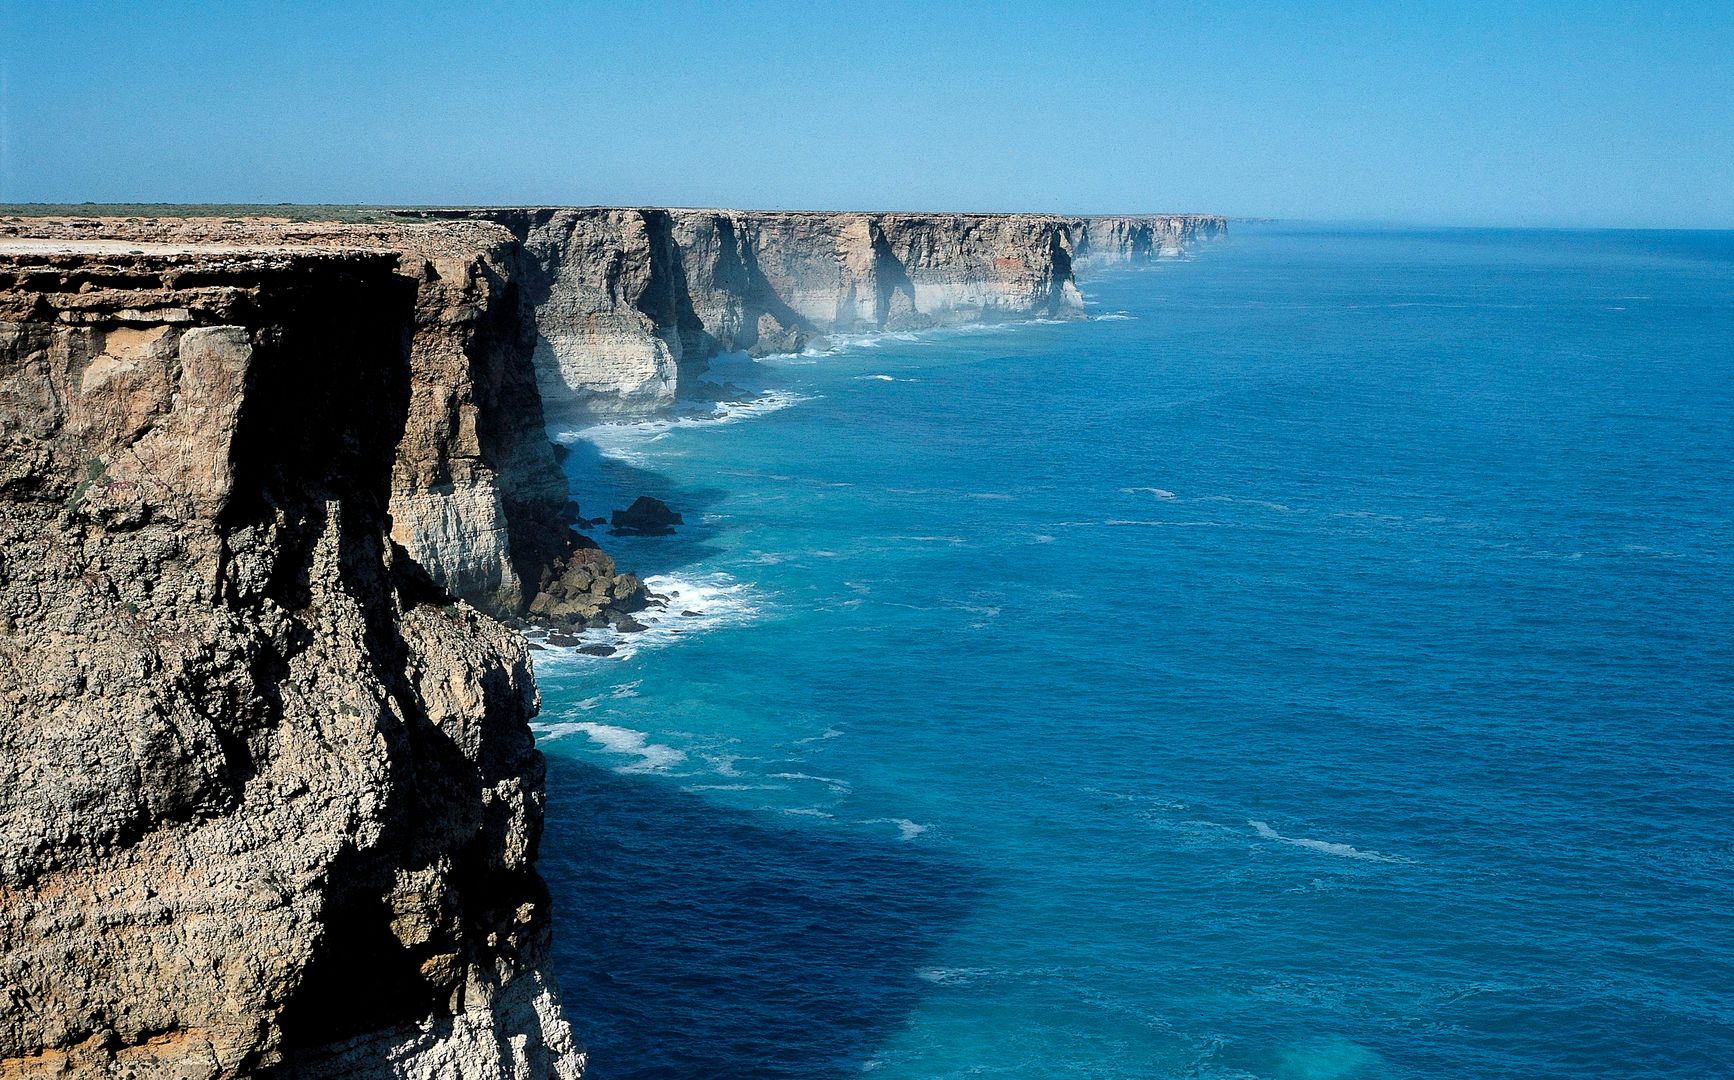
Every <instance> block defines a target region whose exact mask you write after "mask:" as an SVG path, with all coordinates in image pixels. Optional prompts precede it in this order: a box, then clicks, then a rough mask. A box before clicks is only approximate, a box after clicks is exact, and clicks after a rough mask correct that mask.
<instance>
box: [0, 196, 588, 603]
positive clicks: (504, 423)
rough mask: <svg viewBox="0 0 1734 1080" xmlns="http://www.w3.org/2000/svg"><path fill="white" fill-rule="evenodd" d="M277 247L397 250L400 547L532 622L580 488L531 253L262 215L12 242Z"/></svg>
mask: <svg viewBox="0 0 1734 1080" xmlns="http://www.w3.org/2000/svg"><path fill="white" fill-rule="evenodd" d="M8 232H9V233H11V234H13V235H14V236H18V235H22V236H24V237H28V238H35V239H60V240H86V239H90V238H91V237H93V236H94V237H101V238H105V239H107V240H110V241H123V240H124V241H125V244H124V245H122V246H123V247H131V246H133V245H135V244H138V243H144V244H169V245H187V244H193V245H200V246H218V247H227V248H237V247H240V248H249V249H253V250H270V249H276V248H281V247H285V246H290V247H293V246H307V245H317V246H320V247H326V248H332V247H336V248H345V249H354V250H356V251H358V252H359V251H371V252H375V253H380V254H386V253H389V254H391V255H392V256H393V258H392V259H391V260H390V261H391V264H392V265H393V266H395V268H396V273H397V275H398V276H399V277H400V278H402V279H404V282H405V283H406V286H407V287H408V289H409V290H410V292H409V295H410V296H411V297H412V299H411V319H412V322H413V325H412V327H411V328H410V329H411V338H410V342H411V344H410V357H409V361H410V379H409V392H410V402H409V407H408V409H407V410H406V414H405V415H406V419H405V422H404V424H403V426H402V435H401V437H400V439H399V441H398V445H397V448H396V452H395V453H394V455H393V462H392V472H391V505H390V513H391V523H392V538H393V539H394V540H396V541H397V542H398V543H399V544H402V545H403V547H404V548H405V549H406V550H407V551H408V552H409V554H410V556H411V557H412V558H414V559H415V561H416V562H418V563H419V564H421V565H422V566H423V567H424V568H425V569H426V570H427V571H428V573H429V574H430V575H432V577H433V578H434V579H435V580H436V581H438V582H439V583H440V584H441V585H442V586H443V587H445V588H446V589H447V590H448V591H450V592H451V593H452V594H453V595H454V596H458V597H461V598H462V599H464V600H467V601H469V602H471V603H473V604H475V605H476V606H478V607H480V608H481V609H482V610H484V611H487V612H490V613H492V614H495V615H517V614H521V613H522V612H523V611H524V610H525V609H526V608H527V607H528V605H529V603H530V601H531V600H532V599H533V598H534V596H535V593H536V587H537V583H538V580H539V578H540V577H541V576H542V575H543V574H544V572H545V570H546V569H547V568H549V567H550V566H552V565H553V564H555V563H556V562H557V561H558V560H559V559H560V558H561V557H563V555H564V554H565V552H566V550H567V545H566V539H567V536H566V523H567V521H568V520H570V518H571V517H572V514H571V513H570V512H569V507H568V505H567V502H568V498H569V496H568V493H567V489H566V480H565V477H564V475H563V474H562V473H561V472H560V468H559V465H558V463H557V462H556V460H555V457H554V448H553V446H552V444H550V443H549V441H548V437H547V433H546V430H545V425H544V422H543V416H542V405H541V398H540V396H539V395H538V393H537V390H536V375H535V369H534V368H533V366H532V359H531V356H532V350H533V348H534V346H535V342H536V333H535V327H534V323H533V322H531V321H529V319H528V318H527V311H528V308H527V306H526V302H525V301H524V299H523V297H522V295H521V290H520V286H519V284H518V281H517V275H518V273H519V261H520V260H519V248H518V244H517V241H516V240H515V239H514V238H513V237H512V235H511V234H510V233H509V232H507V231H506V230H505V229H504V228H501V227H500V226H498V225H493V224H489V223H486V222H471V221H453V222H445V223H442V224H441V225H440V226H438V227H430V226H427V225H393V224H386V225H342V224H325V223H311V224H310V223H298V224H291V223H287V222H281V221H270V220H261V219H216V218H180V219H177V218H159V219H142V220H140V219H131V220H120V219H112V218H111V219H85V220H84V221H79V220H61V219H36V220H31V219H25V220H23V221H22V222H20V223H16V224H13V225H11V226H10V227H8V228H0V236H4V235H6V234H7V233H8Z"/></svg>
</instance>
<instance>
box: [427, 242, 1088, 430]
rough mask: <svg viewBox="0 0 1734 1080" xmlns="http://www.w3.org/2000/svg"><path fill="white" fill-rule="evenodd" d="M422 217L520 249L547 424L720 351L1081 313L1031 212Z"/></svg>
mask: <svg viewBox="0 0 1734 1080" xmlns="http://www.w3.org/2000/svg"><path fill="white" fill-rule="evenodd" d="M424 213H425V214H426V215H427V216H429V217H431V218H437V219H440V220H471V221H476V220H479V221H490V222H497V223H499V224H501V225H504V226H505V227H506V228H508V229H510V230H511V232H512V234H513V235H514V236H516V237H517V238H518V239H519V241H520V243H521V244H522V246H523V250H524V253H525V256H526V258H527V261H528V265H527V269H526V272H525V274H524V276H523V281H524V295H525V296H526V298H527V299H528V300H529V302H530V305H531V308H532V316H531V317H532V319H533V321H534V323H535V326H536V331H537V342H536V372H537V378H538V381H539V384H540V387H541V392H542V407H543V410H544V412H545V413H546V415H547V418H548V420H549V421H550V422H551V423H554V424H556V425H561V426H570V425H576V424H582V423H584V422H586V421H588V420H591V419H594V418H596V417H607V416H619V415H640V414H644V413H648V412H654V411H656V410H658V409H662V408H666V407H667V406H669V405H670V404H672V403H673V402H674V399H675V395H676V392H677V390H678V389H680V388H681V386H682V385H683V383H684V382H686V381H689V380H690V379H691V378H692V377H694V376H696V375H697V374H698V373H699V372H702V371H703V370H704V361H705V360H707V359H708V358H710V357H712V356H715V355H717V354H718V353H719V352H732V351H736V350H742V351H746V352H749V353H752V354H754V355H765V354H768V353H782V352H797V351H799V350H801V349H802V348H805V347H806V346H807V345H808V344H809V343H811V342H813V341H815V340H816V339H819V338H821V337H823V336H825V335H827V334H833V333H863V332H872V331H880V330H903V329H919V328H923V327H929V326H936V325H945V324H954V323H963V322H977V321H990V320H994V319H1014V318H1028V317H1032V316H1038V315H1041V316H1050V317H1059V318H1064V317H1077V316H1081V315H1082V314H1083V301H1082V299H1081V298H1080V296H1079V294H1078V290H1077V286H1076V284H1075V283H1074V282H1073V280H1072V263H1071V238H1070V232H1069V228H1068V225H1067V223H1066V222H1065V221H1063V220H1061V219H1059V218H1055V217H1048V216H1044V215H1038V214H859V213H836V214H830V213H778V212H747V211H732V210H659V209H613V208H584V209H500V210H452V211H425V212H424Z"/></svg>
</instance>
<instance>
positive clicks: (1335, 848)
mask: <svg viewBox="0 0 1734 1080" xmlns="http://www.w3.org/2000/svg"><path fill="white" fill-rule="evenodd" d="M1247 824H1248V825H1250V826H1252V831H1253V832H1256V833H1257V834H1258V835H1259V836H1261V837H1263V838H1264V839H1266V840H1276V841H1280V842H1281V843H1284V844H1293V845H1294V846H1296V847H1303V848H1308V849H1310V850H1312V851H1322V852H1324V853H1325V854H1326V855H1337V856H1340V857H1341V858H1344V859H1362V860H1365V861H1366V862H1383V863H1406V862H1411V861H1413V860H1410V859H1405V858H1403V857H1402V856H1400V855H1382V854H1380V853H1379V852H1377V851H1362V850H1361V849H1360V848H1355V847H1350V846H1349V845H1347V844H1333V843H1330V842H1329V841H1326V840H1309V839H1307V838H1306V837H1304V836H1284V835H1282V834H1281V833H1279V832H1277V831H1276V830H1275V829H1273V828H1271V827H1270V826H1269V825H1266V824H1265V823H1264V822H1262V821H1248V822H1247Z"/></svg>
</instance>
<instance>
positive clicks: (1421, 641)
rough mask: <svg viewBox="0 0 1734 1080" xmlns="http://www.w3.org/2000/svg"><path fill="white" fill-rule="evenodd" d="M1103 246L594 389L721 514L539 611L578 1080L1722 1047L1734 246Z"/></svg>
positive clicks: (1726, 1051)
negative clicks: (586, 624) (678, 406)
mask: <svg viewBox="0 0 1734 1080" xmlns="http://www.w3.org/2000/svg"><path fill="white" fill-rule="evenodd" d="M1080 280H1081V285H1082V288H1083V290H1084V293H1085V296H1086V297H1087V299H1088V302H1089V312H1090V315H1091V318H1090V319H1089V320H1087V321H1074V322H1063V323H1046V322H1033V323H1024V324H1015V325H1004V326H996V327H987V328H963V329H955V330H939V331H933V332H928V333H922V334H913V335H889V336H885V337H881V338H878V339H866V340H856V341H842V340H839V341H834V342H831V343H828V345H827V347H826V348H824V349H822V350H812V351H809V353H808V354H806V355H801V356H791V357H782V358H772V359H766V360H762V361H757V362H755V361H752V360H749V359H747V358H745V357H725V358H723V359H722V360H719V361H718V362H717V363H716V364H715V370H714V371H713V373H712V374H711V375H709V376H708V378H710V379H711V380H713V381H714V382H715V383H717V384H718V385H719V386H722V387H724V388H725V389H724V390H723V391H722V392H721V395H720V396H723V397H732V398H734V399H736V400H735V401H734V402H733V403H730V404H723V405H720V406H712V405H705V404H697V403H695V404H693V405H691V406H689V407H688V408H686V409H685V410H684V411H683V413H682V415H680V416H679V417H678V418H674V419H665V420H659V421H654V422H646V423H642V424H634V425H615V426H606V427H598V428H592V429H588V430H585V431H580V432H571V433H566V434H565V436H564V438H565V439H566V441H568V442H569V444H570V446H571V448H572V450H573V453H572V454H571V455H570V457H569V459H568V462H567V467H568V468H569V470H570V472H571V476H572V479H573V483H574V490H575V491H576V492H577V493H578V495H579V497H580V499H581V500H582V501H583V503H584V509H585V512H586V513H587V514H596V513H601V512H603V511H605V510H607V509H609V508H612V507H621V506H625V505H626V504H627V502H629V501H630V500H631V499H632V498H633V497H635V496H637V495H640V494H648V495H654V496H657V497H659V498H662V499H664V500H666V501H667V502H668V503H669V504H670V505H671V506H673V507H674V509H676V510H677V511H679V512H680V513H682V514H683V515H684V516H685V519H686V522H687V524H686V526H685V527H684V528H682V529H681V530H680V531H679V533H678V534H677V535H675V536H673V537H665V538H642V539H628V538H607V537H599V538H600V539H602V541H603V543H604V544H605V545H606V546H607V547H608V549H609V550H610V551H611V552H612V553H613V554H614V555H615V556H616V557H617V558H618V559H619V561H620V563H621V564H622V566H623V567H626V568H630V569H636V570H638V571H640V572H642V573H644V574H645V575H647V576H648V577H649V578H650V580H651V583H652V587H653V588H655V589H656V590H658V591H659V592H663V593H665V594H669V595H670V596H671V599H670V601H669V606H668V608H667V609H666V610H665V611H664V612H663V613H662V614H661V615H660V616H659V617H658V618H657V619H655V620H654V624H653V626H652V628H651V629H650V630H649V631H646V632H644V633H642V634H639V635H636V636H633V637H629V638H625V639H620V640H619V641H618V642H617V644H618V646H619V651H618V652H616V653H615V655H613V656H609V657H593V656H585V655H580V654H576V653H573V652H571V651H567V650H558V649H550V650H544V651H540V652H538V653H537V654H536V660H537V667H538V679H539V682H540V685H541V688H542V694H543V699H544V700H543V713H542V716H541V718H540V721H539V723H538V724H537V734H538V738H539V741H540V743H541V745H542V747H543V749H544V750H545V751H546V752H547V755H548V758H549V775H548V822H547V829H546V833H545V835H544V836H543V839H542V856H541V867H542V871H543V874H544V875H545V876H546V878H547V879H548V881H549V886H550V889H551V891H552V894H553V902H554V912H555V914H554V918H555V942H554V951H555V962H556V971H557V973H558V976H559V978H560V979H561V981H562V986H563V992H564V998H565V1002H566V1006H567V1012H568V1014H569V1016H570V1017H571V1019H572V1021H573V1024H574V1027H575V1028H576V1029H577V1030H578V1032H579V1033H580V1035H581V1037H582V1038H583V1039H584V1040H585V1042H586V1043H587V1044H588V1045H589V1048H590V1053H591V1061H592V1069H593V1073H592V1075H593V1076H595V1077H596V1078H598V1080H625V1078H647V1077H706V1078H717V1077H743V1078H746V1077H752V1078H789V1080H796V1078H799V1080H809V1078H810V1080H828V1078H840V1077H860V1076H870V1077H873V1078H875V1080H891V1078H896V1080H915V1078H921V1080H933V1078H950V1077H988V1078H993V1077H1005V1078H1014V1077H1015V1078H1032V1080H1034V1078H1041V1080H1053V1078H1060V1077H1079V1078H1092V1080H1113V1078H1121V1077H1140V1078H1148V1077H1187V1078H1199V1080H1206V1078H1208V1080H1230V1078H1233V1080H1241V1078H1252V1077H1260V1078H1282V1080H1290V1078H1292V1080H1300V1078H1306V1080H1325V1078H1387V1077H1525V1078H1532V1077H1540V1076H1573V1077H1598V1076H1605V1077H1638V1076H1657V1077H1662V1076H1665V1077H1694V1078H1696V1077H1708V1076H1727V1075H1734V565H1731V554H1734V547H1731V544H1734V527H1731V515H1730V510H1729V496H1730V477H1731V473H1734V234H1729V233H1655V232H1527V231H1511V232H1501V231H1485V230H1431V231H1421V230H1413V231H1403V230H1382V231H1375V230H1350V229H1327V228H1315V227H1305V226H1282V225H1263V226H1261V225H1240V224H1237V225H1235V226H1234V227H1233V234H1232V235H1231V236H1230V237H1229V238H1228V239H1226V240H1224V241H1222V242H1219V243H1216V244H1213V245H1209V246H1206V247H1203V248H1201V249H1199V250H1198V252H1197V253H1196V254H1195V256H1194V257H1193V258H1191V259H1187V260H1174V261H1168V262H1163V263H1160V264H1158V265H1156V266H1154V267H1151V268H1148V269H1123V270H1118V271H1105V272H1102V273H1097V274H1092V273H1089V272H1087V271H1086V272H1084V273H1081V274H1080ZM598 640H613V637H612V635H611V634H610V633H604V634H602V635H600V636H599V637H598Z"/></svg>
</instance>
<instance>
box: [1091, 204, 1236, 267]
mask: <svg viewBox="0 0 1734 1080" xmlns="http://www.w3.org/2000/svg"><path fill="white" fill-rule="evenodd" d="M1068 227H1069V228H1070V230H1071V233H1072V237H1073V244H1074V249H1075V252H1076V257H1077V261H1078V262H1079V263H1080V264H1082V265H1084V266H1091V265H1095V266H1110V265H1116V264H1139V263H1148V262H1153V261H1155V260H1156V259H1168V258H1174V257H1176V256H1178V255H1181V254H1183V253H1184V252H1185V251H1186V249H1187V248H1189V247H1191V246H1192V245H1193V244H1195V243H1197V242H1199V241H1201V240H1210V239H1214V238H1215V237H1218V236H1221V235H1223V234H1224V233H1226V232H1227V231H1228V219H1227V218H1223V217H1217V216H1215V215H1212V214H1146V215H1139V216H1134V217H1088V218H1078V219H1076V220H1073V221H1071V222H1068Z"/></svg>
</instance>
